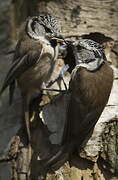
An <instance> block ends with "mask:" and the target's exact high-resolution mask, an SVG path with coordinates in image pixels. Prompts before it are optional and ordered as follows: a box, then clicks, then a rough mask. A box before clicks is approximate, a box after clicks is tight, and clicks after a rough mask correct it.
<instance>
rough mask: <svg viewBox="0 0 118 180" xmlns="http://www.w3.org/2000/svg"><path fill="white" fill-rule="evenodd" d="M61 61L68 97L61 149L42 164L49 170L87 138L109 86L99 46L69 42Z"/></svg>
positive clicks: (108, 73)
mask: <svg viewBox="0 0 118 180" xmlns="http://www.w3.org/2000/svg"><path fill="white" fill-rule="evenodd" d="M89 43H90V44H89ZM91 44H92V45H91ZM94 44H95V46H94ZM93 46H94V47H93ZM65 62H66V63H69V65H70V72H72V73H71V80H70V85H69V89H70V93H71V95H70V101H69V104H68V108H67V118H66V122H65V128H64V134H63V138H62V146H61V148H60V150H59V151H58V152H57V154H55V155H54V156H53V157H52V158H50V159H49V160H47V161H46V165H47V166H49V167H55V165H56V163H57V162H58V161H60V159H61V158H63V157H64V156H66V157H68V156H69V155H70V154H71V153H72V152H74V151H75V150H77V149H79V148H80V146H81V144H82V143H83V141H84V140H85V139H86V138H88V137H90V135H91V133H92V131H93V129H94V126H95V124H96V123H97V121H98V119H99V117H100V115H101V113H102V111H103V109H104V107H105V105H106V104H107V101H108V98H109V95H110V92H111V88H112V83H113V70H112V68H111V67H110V66H109V65H108V63H107V61H106V57H105V54H104V51H103V49H102V47H101V46H100V45H99V44H97V43H95V42H94V41H91V40H80V41H78V42H72V43H71V42H70V43H69V44H68V46H67V56H66V61H65ZM74 64H75V67H74ZM72 67H74V69H73V70H72ZM64 154H65V155H64ZM66 160H67V159H66ZM63 162H65V160H64V161H63ZM57 164H58V163H57Z"/></svg>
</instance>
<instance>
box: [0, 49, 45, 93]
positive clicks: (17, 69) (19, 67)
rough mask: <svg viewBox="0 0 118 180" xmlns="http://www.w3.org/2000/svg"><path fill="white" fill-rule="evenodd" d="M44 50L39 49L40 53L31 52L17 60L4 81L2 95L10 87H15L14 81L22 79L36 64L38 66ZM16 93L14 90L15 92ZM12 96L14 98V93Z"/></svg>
mask: <svg viewBox="0 0 118 180" xmlns="http://www.w3.org/2000/svg"><path fill="white" fill-rule="evenodd" d="M41 52H42V48H39V49H38V51H35V52H33V53H32V52H31V50H30V51H29V52H26V53H25V54H24V55H22V56H21V57H20V55H19V57H18V58H17V59H15V60H14V61H13V63H12V66H11V68H10V69H9V71H8V73H7V75H6V78H5V80H4V83H3V86H2V88H1V90H0V95H1V94H2V93H3V92H4V90H5V89H6V88H7V87H8V86H10V89H11V87H13V88H14V87H15V86H14V81H15V80H16V79H17V78H19V77H20V75H21V74H22V73H24V72H25V71H27V70H28V69H29V68H30V67H32V66H33V65H34V64H36V63H37V62H38V61H39V60H40V56H41ZM13 91H14V90H13ZM10 94H11V96H13V92H10Z"/></svg>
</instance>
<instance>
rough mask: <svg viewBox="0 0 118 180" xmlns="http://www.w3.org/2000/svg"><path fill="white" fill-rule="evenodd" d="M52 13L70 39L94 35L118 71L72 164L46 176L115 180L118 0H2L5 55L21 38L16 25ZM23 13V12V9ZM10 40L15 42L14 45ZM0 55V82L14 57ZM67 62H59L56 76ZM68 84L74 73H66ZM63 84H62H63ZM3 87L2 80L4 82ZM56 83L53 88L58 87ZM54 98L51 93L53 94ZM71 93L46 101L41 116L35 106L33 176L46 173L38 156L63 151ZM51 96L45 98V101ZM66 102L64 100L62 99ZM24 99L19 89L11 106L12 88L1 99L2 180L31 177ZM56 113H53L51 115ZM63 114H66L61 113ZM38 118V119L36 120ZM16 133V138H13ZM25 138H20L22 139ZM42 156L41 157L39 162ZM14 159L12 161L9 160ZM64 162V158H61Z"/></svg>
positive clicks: (117, 160)
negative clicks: (108, 96) (109, 93)
mask: <svg viewBox="0 0 118 180" xmlns="http://www.w3.org/2000/svg"><path fill="white" fill-rule="evenodd" d="M39 11H47V12H49V13H51V14H52V15H54V16H56V17H57V18H58V19H59V20H60V23H61V25H62V32H63V34H64V35H65V36H66V37H68V38H73V37H74V38H76V39H78V38H80V37H83V36H84V37H86V38H92V39H94V40H96V41H98V42H100V43H103V44H104V45H105V47H106V48H105V52H106V55H107V59H108V61H109V62H111V63H112V65H113V66H115V68H114V67H113V68H114V72H115V76H114V84H113V89H112V92H111V96H110V99H109V102H108V105H107V106H106V108H105V110H104V112H103V113H102V116H101V117H100V119H99V122H98V123H97V125H96V127H95V129H94V132H93V135H92V137H91V138H90V139H89V141H88V142H87V144H86V146H83V147H82V149H81V153H80V154H78V156H77V157H73V158H72V160H71V167H70V166H69V164H68V163H66V164H64V165H63V166H62V167H61V168H60V169H59V170H57V171H55V174H48V176H47V180H53V179H54V180H56V179H57V180H60V179H61V180H79V179H80V180H81V179H83V180H87V179H89V180H96V179H97V180H105V179H106V180H107V179H110V180H113V179H114V180H115V179H118V138H117V137H118V23H117V19H118V1H117V0H92V1H91V0H84V1H83V0H75V1H72V0H68V1H67V0H60V1H57V0H55V1H54V0H52V1H51V0H47V1H43V0H41V1H39V0H35V1H32V0H30V1H28V0H26V1H23V0H21V1H18V0H12V1H10V0H4V2H3V1H2V0H0V23H1V26H0V49H1V51H2V52H3V53H4V52H6V51H7V50H9V47H10V48H11V47H12V45H13V43H12V44H10V43H11V42H13V40H16V39H17V30H16V29H17V28H18V26H19V25H20V24H21V22H22V21H23V20H24V19H26V17H27V16H29V15H32V14H36V13H37V12H39ZM21 12H22V13H21ZM9 44H10V45H11V46H9ZM3 53H0V73H1V75H0V80H1V81H0V82H1V83H2V82H3V79H4V76H5V74H6V72H7V70H8V68H9V66H10V63H11V59H12V55H5V54H3ZM62 65H63V62H62V60H60V61H59V64H58V65H57V68H56V69H55V73H54V75H53V78H54V76H56V75H57V73H58V72H59V69H60V68H61V66H62ZM65 79H66V82H68V81H69V75H68V74H67V75H66V76H65ZM61 85H62V84H61ZM0 86H1V84H0ZM57 86H58V84H55V85H54V87H57ZM51 96H52V94H51ZM68 98H69V95H63V96H60V97H59V98H57V99H56V100H53V102H52V103H51V104H50V103H49V104H48V105H46V106H45V107H44V108H43V110H42V111H41V113H40V118H42V117H43V122H45V124H46V125H47V126H45V125H44V124H43V123H42V122H41V119H39V116H38V113H37V111H36V107H37V106H36V107H35V104H37V102H35V103H34V107H33V109H35V112H34V116H33V117H34V121H33V122H32V149H33V152H32V160H31V167H30V169H31V174H32V175H31V176H32V177H31V179H32V180H36V179H37V176H38V174H39V173H43V168H42V164H41V163H40V161H39V159H40V158H43V157H47V156H51V154H52V153H53V151H55V150H57V149H58V144H59V143H60V141H61V136H62V132H63V126H64V120H65V116H66V111H65V109H66V104H67V102H68ZM47 101H48V100H47V99H46V97H44V101H43V103H45V102H47ZM63 102H64V103H63ZM21 109H22V107H21V97H20V93H19V90H17V91H16V93H15V100H14V103H13V105H12V106H10V107H9V105H8V90H7V91H6V92H5V94H4V95H3V96H2V99H0V161H1V162H0V180H10V179H11V178H12V177H14V179H15V180H21V179H22V180H26V179H27V176H28V174H27V169H28V167H29V166H28V165H29V159H28V148H27V145H26V142H25V133H24V132H25V130H24V128H23V127H21V126H22V124H23V123H22V113H21ZM52 112H55V113H53V115H52ZM60 112H61V113H60ZM32 119H33V118H32ZM14 136H15V137H14ZM19 137H20V139H19ZM37 158H38V160H37ZM8 161H9V162H8ZM59 163H61V162H59Z"/></svg>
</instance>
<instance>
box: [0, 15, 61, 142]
mask: <svg viewBox="0 0 118 180" xmlns="http://www.w3.org/2000/svg"><path fill="white" fill-rule="evenodd" d="M59 41H63V40H62V36H61V35H60V25H59V24H58V22H57V20H56V19H55V18H54V17H52V16H51V15H49V14H44V13H43V14H40V15H38V16H33V17H30V18H28V19H27V20H26V22H24V24H23V25H22V26H21V28H20V33H19V40H18V43H17V45H16V48H15V52H14V59H13V63H12V66H11V68H10V70H9V72H8V73H7V76H6V78H5V80H4V83H3V87H2V89H1V91H0V95H1V94H2V93H3V92H4V90H5V89H6V88H7V87H8V86H9V89H10V102H11V101H12V99H13V92H14V89H15V84H16V82H17V84H18V86H19V88H20V90H21V94H22V97H23V108H24V115H25V122H26V129H27V134H28V139H29V141H30V128H29V104H30V101H31V99H32V98H33V96H34V95H35V94H37V93H38V94H39V93H41V90H42V85H43V83H47V81H48V80H49V78H50V76H51V74H52V71H53V68H54V65H55V61H56V59H57V56H58V42H59Z"/></svg>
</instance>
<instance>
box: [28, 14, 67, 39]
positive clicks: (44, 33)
mask: <svg viewBox="0 0 118 180" xmlns="http://www.w3.org/2000/svg"><path fill="white" fill-rule="evenodd" d="M26 29H27V30H26V31H27V34H28V35H29V37H30V38H33V39H35V40H42V39H45V40H46V41H48V42H49V41H50V42H51V41H56V42H63V41H64V38H63V37H62V35H61V34H60V32H61V26H60V25H59V23H58V22H57V20H56V19H55V18H54V17H52V16H51V15H49V14H44V13H43V14H40V15H38V16H33V17H31V18H29V19H28V20H27V24H26Z"/></svg>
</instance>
